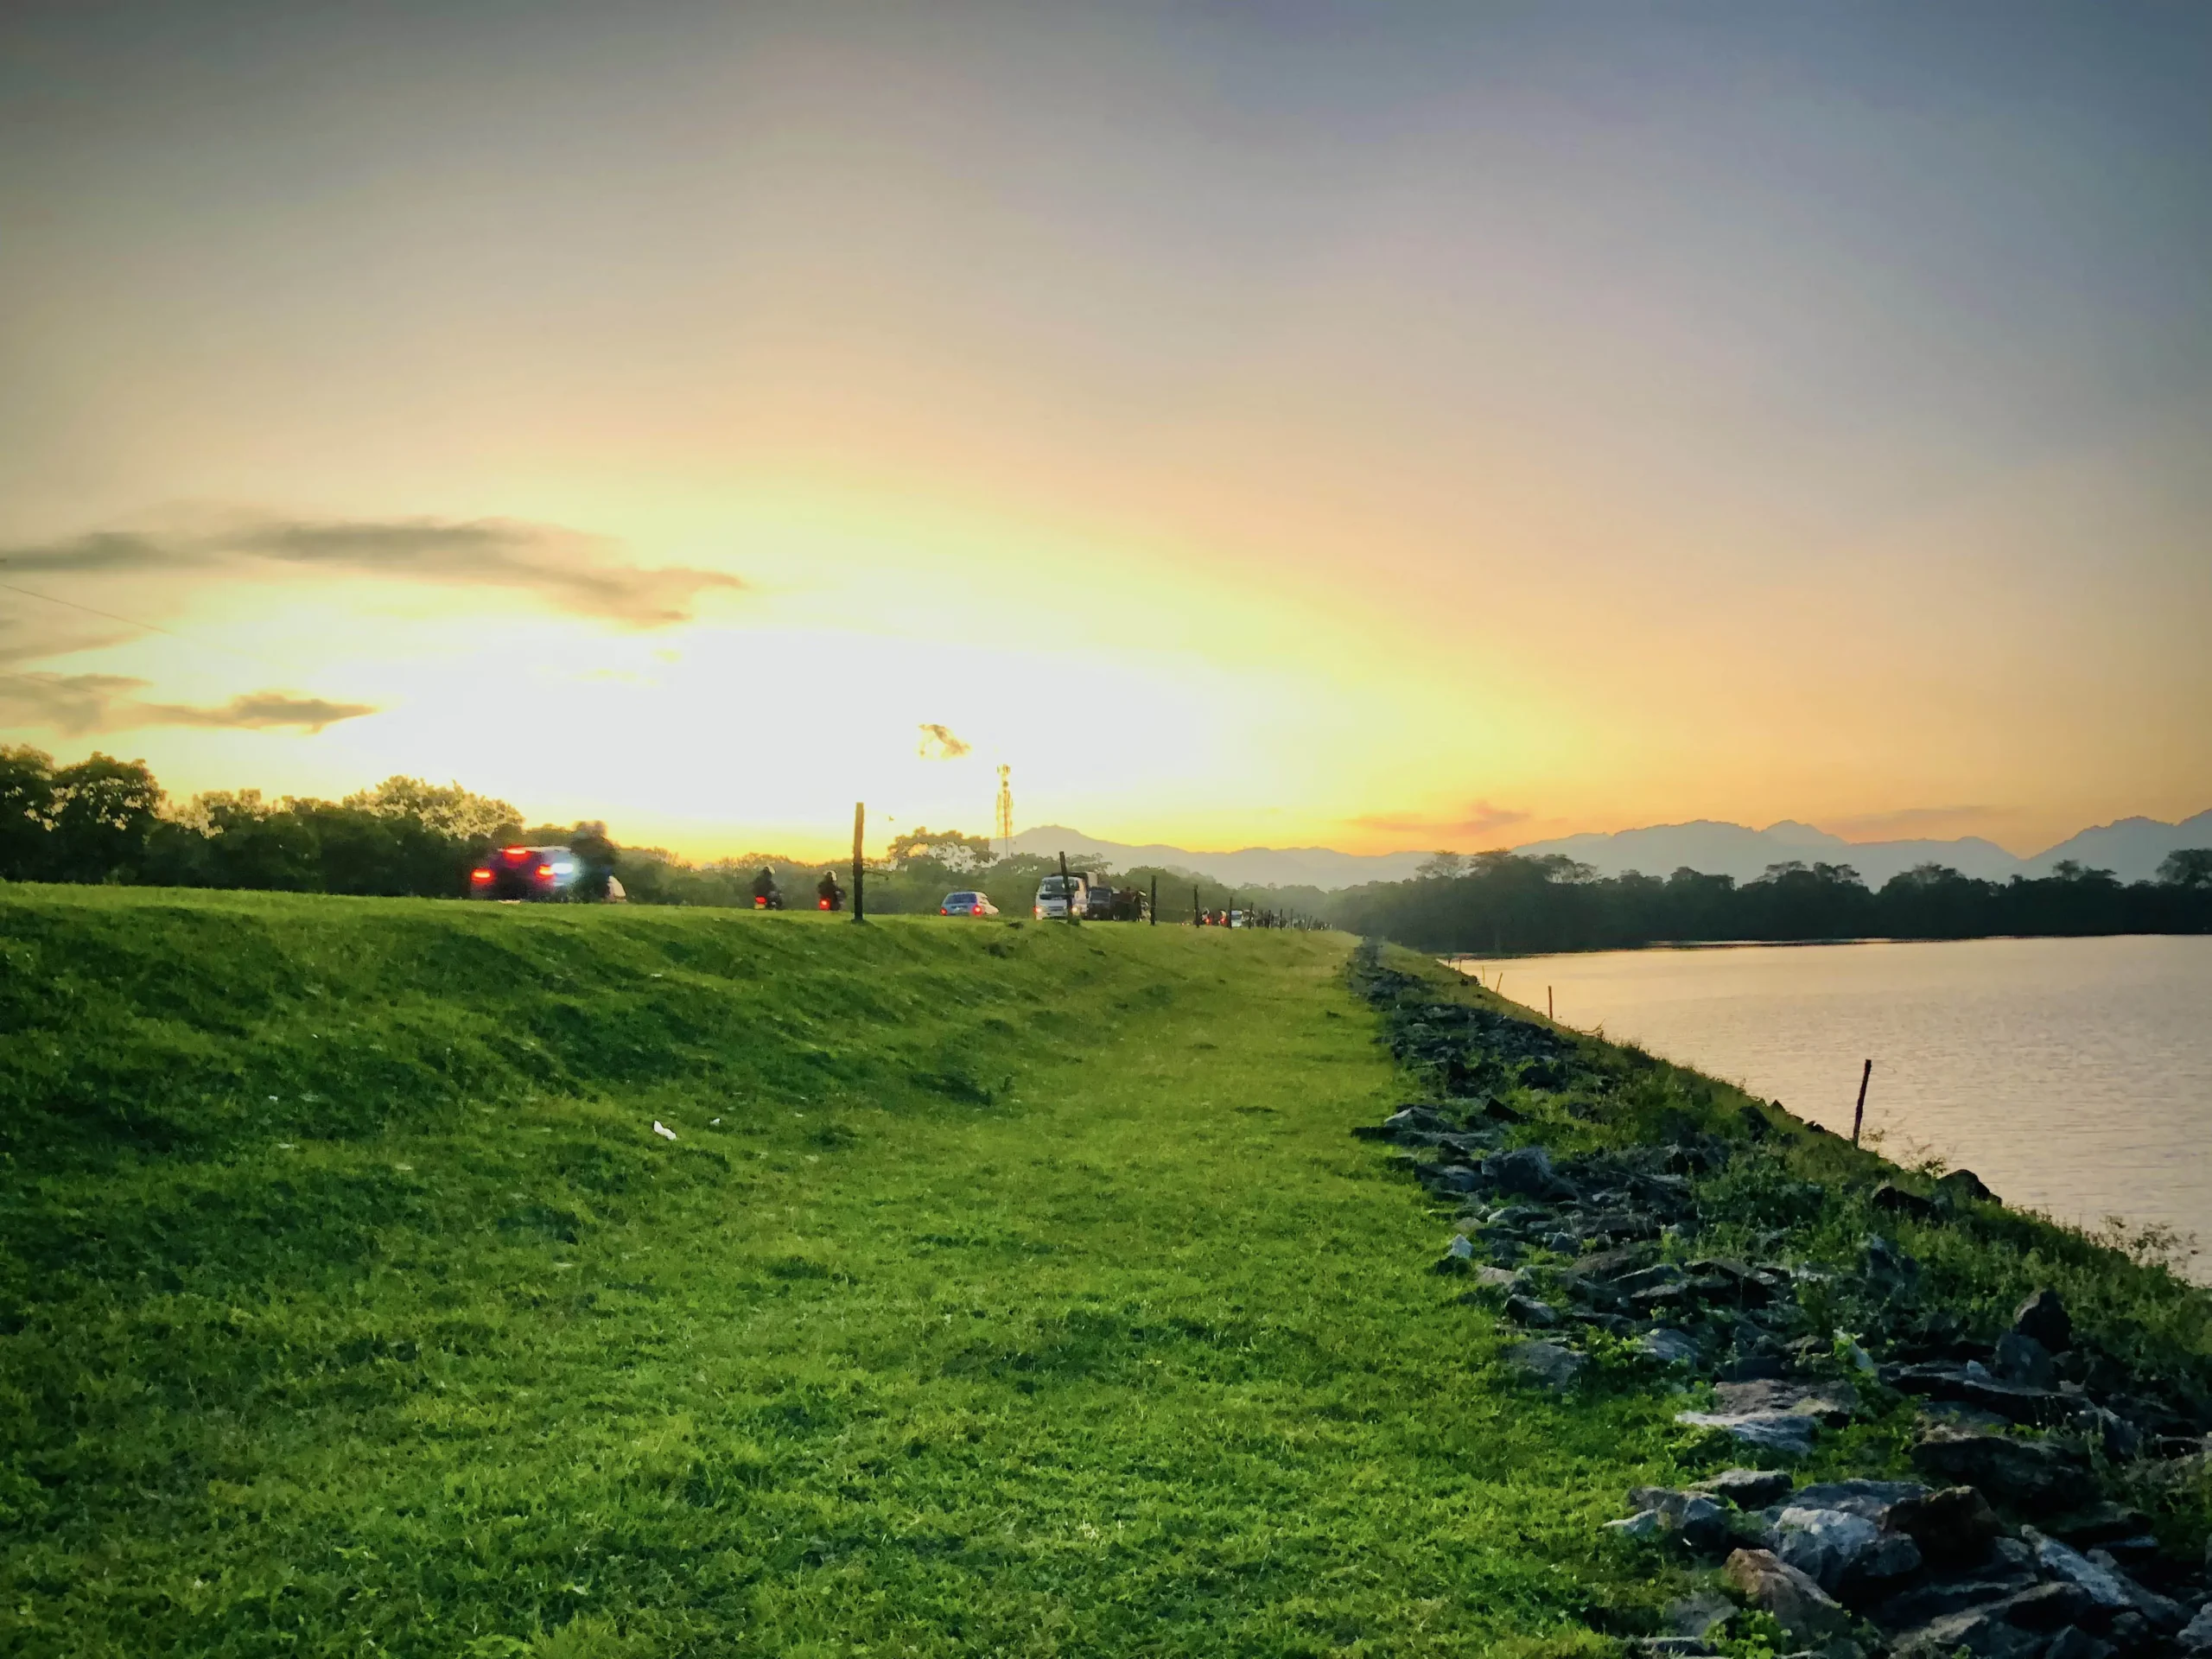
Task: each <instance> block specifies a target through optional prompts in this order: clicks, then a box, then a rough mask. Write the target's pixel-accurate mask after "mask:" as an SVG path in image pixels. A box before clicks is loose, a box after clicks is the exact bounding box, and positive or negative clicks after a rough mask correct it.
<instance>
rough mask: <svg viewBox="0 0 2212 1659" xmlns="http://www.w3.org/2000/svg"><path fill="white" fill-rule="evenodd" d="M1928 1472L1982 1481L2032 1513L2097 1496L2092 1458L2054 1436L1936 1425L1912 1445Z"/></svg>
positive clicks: (1956, 1481)
mask: <svg viewBox="0 0 2212 1659" xmlns="http://www.w3.org/2000/svg"><path fill="white" fill-rule="evenodd" d="M1912 1461H1913V1465H1914V1466H1915V1467H1916V1468H1917V1469H1919V1470H1920V1471H1922V1472H1923V1474H1927V1475H1929V1476H1932V1477H1934V1478H1936V1479H1939V1480H1942V1481H1944V1482H1946V1483H1947V1484H1952V1485H1958V1486H1979V1487H1980V1488H1981V1490H1982V1491H1985V1492H1986V1493H1988V1494H1989V1496H1990V1497H1993V1498H1995V1499H1996V1500H1997V1501H1998V1502H1999V1503H2012V1504H2015V1505H2017V1506H2018V1507H2019V1508H2020V1509H2023V1510H2027V1511H2028V1512H2029V1513H2031V1514H2039V1515H2048V1514H2050V1513H2052V1512H2054V1511H2056V1510H2068V1509H2073V1508H2075V1507H2076V1506H2078V1505H2080V1504H2083V1503H2088V1502H2089V1501H2090V1500H2091V1499H2093V1498H2094V1497H2096V1484H2095V1482H2094V1480H2093V1479H2092V1478H2091V1477H2090V1473H2089V1465H2088V1459H2086V1458H2084V1457H2083V1456H2082V1454H2081V1453H2080V1452H2076V1451H2075V1450H2073V1449H2072V1448H2071V1447H2069V1446H2058V1445H2055V1444H2053V1443H2052V1442H2050V1441H2049V1440H2015V1439H2013V1438H2012V1437H2010V1436H2008V1435H2004V1434H1983V1433H1974V1432H1972V1431H1969V1430H1963V1429H1953V1428H1935V1429H1931V1430H1929V1432H1928V1433H1926V1434H1924V1435H1923V1436H1922V1437H1921V1439H1920V1441H1919V1443H1918V1444H1917V1445H1916V1446H1914V1447H1913V1448H1912Z"/></svg>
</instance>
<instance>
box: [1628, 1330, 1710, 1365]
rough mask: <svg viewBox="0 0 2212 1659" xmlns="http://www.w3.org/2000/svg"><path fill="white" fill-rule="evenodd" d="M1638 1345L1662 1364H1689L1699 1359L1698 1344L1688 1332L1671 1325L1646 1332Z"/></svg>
mask: <svg viewBox="0 0 2212 1659" xmlns="http://www.w3.org/2000/svg"><path fill="white" fill-rule="evenodd" d="M1636 1345H1637V1347H1638V1348H1640V1349H1642V1350H1643V1351H1644V1352H1645V1353H1646V1354H1648V1355H1649V1356H1650V1357H1652V1358H1653V1359H1656V1360H1657V1361H1658V1362H1659V1363H1661V1364H1662V1365H1689V1364H1694V1363H1696V1360H1697V1352H1698V1350H1697V1344H1696V1343H1695V1342H1694V1341H1693V1340H1692V1339H1691V1338H1690V1336H1689V1333H1688V1332H1683V1331H1677V1330H1675V1328H1674V1327H1673V1326H1671V1325H1660V1326H1659V1327H1658V1328H1657V1329H1656V1330H1653V1331H1648V1332H1645V1333H1644V1335H1643V1338H1642V1340H1640V1341H1639V1342H1637V1344H1636Z"/></svg>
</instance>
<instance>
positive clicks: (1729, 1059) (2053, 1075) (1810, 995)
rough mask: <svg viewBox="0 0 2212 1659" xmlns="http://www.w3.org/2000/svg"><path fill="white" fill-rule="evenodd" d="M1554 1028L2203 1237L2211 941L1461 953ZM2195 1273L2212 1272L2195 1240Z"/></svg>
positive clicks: (2013, 1197) (2014, 1181)
mask: <svg viewBox="0 0 2212 1659" xmlns="http://www.w3.org/2000/svg"><path fill="white" fill-rule="evenodd" d="M1465 966H1467V967H1468V968H1469V969H1471V970H1473V971H1477V972H1479V974H1480V975H1481V977H1482V978H1483V980H1484V982H1485V983H1495V982H1497V977H1498V976H1499V975H1500V974H1501V973H1502V974H1503V976H1504V992H1505V995H1507V996H1509V997H1512V998H1514V999H1516V1000H1517V1001H1522V1002H1525V1003H1527V1004H1529V1006H1531V1007H1535V1008H1539V1009H1541V1008H1542V1007H1544V1004H1545V995H1546V990H1547V988H1549V990H1550V993H1551V995H1552V998H1553V1000H1554V1003H1555V1005H1556V1007H1557V1013H1558V1017H1559V1019H1560V1020H1562V1021H1564V1022H1566V1023H1567V1024H1569V1025H1573V1026H1577V1027H1582V1028H1583V1029H1585V1030H1588V1029H1592V1028H1595V1027H1603V1028H1604V1030H1605V1034H1606V1035H1607V1036H1609V1037H1612V1038H1615V1039H1621V1040H1624V1041H1629V1042H1634V1043H1638V1044H1641V1045H1642V1046H1644V1047H1645V1048H1648V1049H1649V1050H1651V1051H1652V1052H1655V1053H1659V1054H1663V1055H1665V1056H1666V1057H1667V1058H1669V1059H1673V1060H1677V1061H1680V1062H1681V1063H1683V1064H1685V1065H1695V1066H1697V1067H1698V1068H1699V1069H1700V1070H1702V1071H1709V1072H1712V1073H1713V1074H1715V1075H1717V1076H1719V1077H1727V1078H1730V1079H1732V1080H1733V1081H1736V1082H1739V1083H1742V1084H1745V1086H1746V1087H1748V1088H1749V1089H1750V1090H1751V1091H1752V1092H1753V1093H1754V1094H1757V1095H1759V1096H1763V1097H1764V1098H1767V1099H1772V1100H1779V1101H1781V1102H1782V1103H1783V1104H1784V1105H1786V1106H1788V1107H1789V1109H1790V1110H1792V1111H1794V1112H1796V1114H1798V1116H1802V1117H1807V1118H1810V1119H1811V1120H1813V1121H1814V1122H1818V1123H1821V1124H1824V1125H1826V1126H1827V1128H1832V1129H1835V1130H1838V1131H1839V1132H1840V1133H1843V1134H1849V1133H1850V1130H1851V1111H1852V1103H1853V1096H1855V1095H1856V1093H1857V1091H1858V1086H1859V1066H1860V1063H1861V1061H1862V1060H1864V1059H1866V1058H1872V1060H1873V1062H1874V1076H1873V1083H1872V1088H1871V1089H1870V1090H1869V1091H1868V1093H1867V1098H1866V1127H1867V1131H1868V1133H1869V1134H1870V1135H1880V1136H1881V1139H1882V1145H1883V1147H1884V1150H1885V1151H1886V1152H1888V1153H1889V1154H1891V1156H1893V1157H1898V1158H1900V1159H1903V1160H1905V1161H1911V1160H1912V1159H1913V1158H1915V1157H1916V1156H1919V1155H1924V1154H1935V1155H1937V1156H1940V1157H1942V1159H1943V1160H1945V1161H1946V1162H1948V1164H1950V1165H1951V1166H1954V1167H1957V1166H1965V1167H1967V1168H1970V1169H1973V1170H1974V1172H1975V1173H1978V1174H1980V1176H1981V1177H1982V1179H1984V1180H1986V1181H1987V1182H1988V1183H1989V1184H1990V1185H1991V1186H1993V1187H1994V1188H1995V1189H1996V1190H1997V1192H1999V1194H2001V1195H2002V1196H2003V1197H2004V1198H2006V1199H2007V1200H2008V1201H2010V1202H2012V1203H2015V1204H2019V1205H2031V1206H2033V1207H2035V1208H2037V1209H2039V1210H2044V1211H2049V1212H2050V1214H2052V1215H2054V1216H2057V1217H2061V1218H2063V1219H2064V1220H2068V1221H2073V1222H2079V1223H2088V1224H2095V1223H2097V1222H2100V1221H2101V1220H2102V1219H2104V1218H2105V1217H2108V1216H2120V1217H2125V1218H2126V1220H2127V1221H2128V1222H2129V1223H2131V1224H2135V1225H2143V1224H2164V1225H2167V1226H2171V1227H2176V1228H2179V1229H2181V1230H2183V1231H2185V1232H2190V1233H2196V1234H2199V1235H2202V1236H2204V1237H2205V1239H2206V1242H2207V1243H2208V1244H2212V1157H2208V1155H2207V1141H2208V1132H2209V1131H2212V938H2147V937H2134V938H2101V939H1973V940H1966V941H1961V942H1958V943H1944V944H1834V945H1745V946H1732V947H1726V948H1722V949H1708V950H1625V951H1611V952H1605V953H1603V954H1595V955H1588V956H1565V957H1519V958H1512V959H1508V960H1505V961H1502V962H1474V961H1470V962H1469V963H1466V964H1465ZM2192 1273H2193V1275H2194V1276H2196V1277H2197V1278H2200V1279H2203V1278H2206V1277H2208V1276H2212V1258H2209V1257H2207V1256H2205V1255H2198V1256H2197V1257H2196V1260H2195V1262H2194V1264H2193V1266H2192Z"/></svg>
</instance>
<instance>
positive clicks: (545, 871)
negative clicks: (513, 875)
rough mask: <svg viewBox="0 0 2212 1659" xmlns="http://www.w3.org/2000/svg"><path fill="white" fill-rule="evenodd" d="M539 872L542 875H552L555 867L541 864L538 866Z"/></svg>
mask: <svg viewBox="0 0 2212 1659" xmlns="http://www.w3.org/2000/svg"><path fill="white" fill-rule="evenodd" d="M537 873H538V874H540V875H541V876H550V875H551V874H553V867H552V866H551V865H550V864H541V865H539V866H538V867H537Z"/></svg>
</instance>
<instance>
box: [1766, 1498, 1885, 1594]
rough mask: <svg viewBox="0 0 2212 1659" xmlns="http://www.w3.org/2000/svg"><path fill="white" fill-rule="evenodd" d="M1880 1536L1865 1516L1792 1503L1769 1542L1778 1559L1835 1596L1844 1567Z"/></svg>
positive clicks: (1783, 1513)
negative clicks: (1799, 1506) (1800, 1506)
mask: <svg viewBox="0 0 2212 1659" xmlns="http://www.w3.org/2000/svg"><path fill="white" fill-rule="evenodd" d="M1881 1536H1882V1531H1881V1529H1880V1528H1879V1527H1877V1526H1876V1525H1875V1524H1874V1523H1873V1522H1872V1521H1869V1520H1866V1518H1865V1517H1864V1516H1856V1515H1846V1514H1845V1513H1844V1512H1843V1511H1842V1510H1807V1509H1800V1508H1798V1507H1797V1506H1796V1505H1795V1504H1792V1505H1791V1506H1790V1507H1789V1508H1788V1509H1786V1510H1783V1512H1782V1516H1781V1518H1780V1520H1779V1521H1778V1522H1777V1523H1776V1525H1775V1529H1774V1532H1773V1534H1772V1536H1771V1540H1770V1543H1771V1547H1772V1548H1773V1550H1774V1553H1775V1554H1776V1555H1777V1557H1779V1558H1780V1559H1781V1560H1783V1561H1786V1562H1787V1563H1789V1565H1790V1566H1791V1567H1796V1569H1797V1570H1798V1571H1799V1572H1800V1573H1803V1574H1804V1575H1805V1576H1806V1577H1807V1578H1808V1579H1810V1580H1813V1581H1814V1582H1815V1583H1816V1584H1818V1585H1819V1586H1821V1589H1823V1590H1825V1591H1827V1592H1828V1593H1829V1594H1830V1595H1834V1593H1835V1592H1836V1586H1838V1585H1839V1584H1840V1583H1841V1582H1842V1581H1843V1573H1844V1569H1845V1567H1847V1566H1848V1565H1849V1564H1850V1563H1851V1562H1853V1561H1854V1560H1857V1559H1858V1558H1859V1556H1861V1555H1863V1554H1866V1552H1867V1551H1868V1550H1871V1549H1872V1548H1873V1547H1874V1546H1875V1544H1876V1543H1878V1541H1880V1539H1881Z"/></svg>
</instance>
